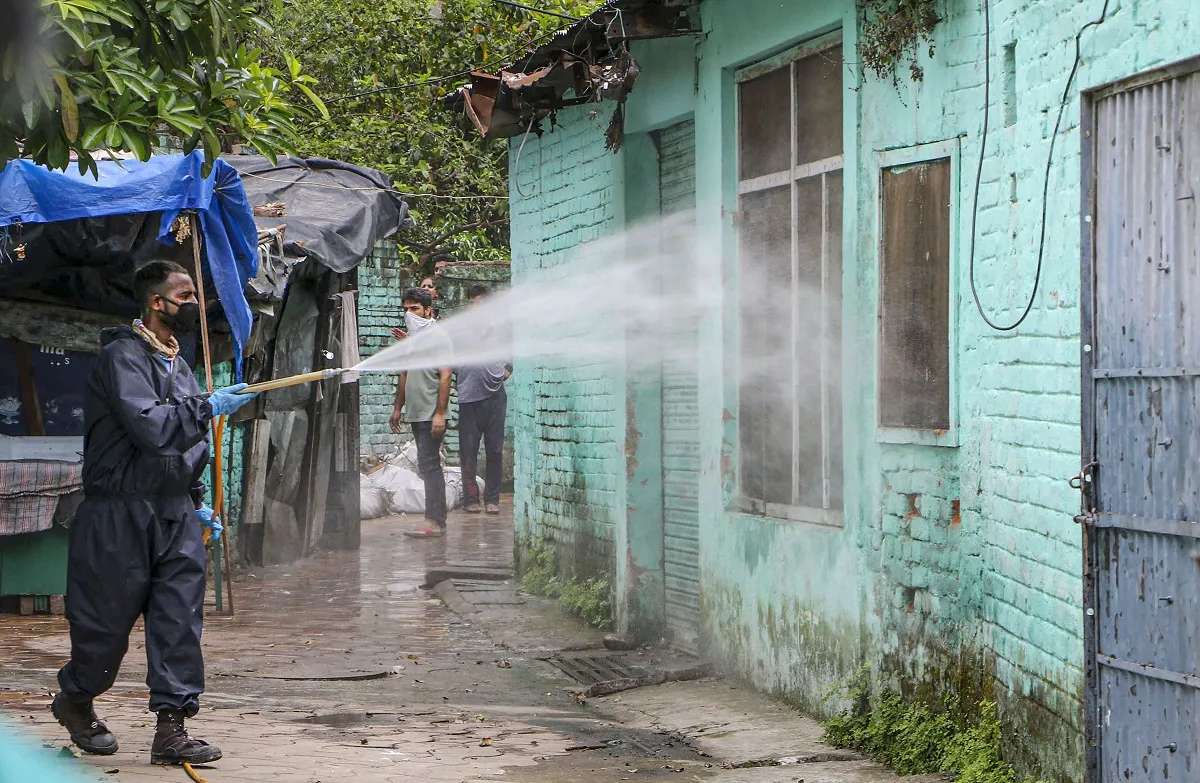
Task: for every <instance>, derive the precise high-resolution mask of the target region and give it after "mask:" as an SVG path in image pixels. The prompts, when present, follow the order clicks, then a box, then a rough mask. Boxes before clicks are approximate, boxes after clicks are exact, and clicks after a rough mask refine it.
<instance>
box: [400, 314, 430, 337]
mask: <svg viewBox="0 0 1200 783" xmlns="http://www.w3.org/2000/svg"><path fill="white" fill-rule="evenodd" d="M431 323H433V319H432V318H422V317H421V316H419V315H416V314H414V313H405V314H404V325H405V326H406V327H407V328H408V333H409V334H410V335H414V334H416V333H417V332H419V331H421V330H422V329H424V328H425V327H426V326H429V325H430V324H431Z"/></svg>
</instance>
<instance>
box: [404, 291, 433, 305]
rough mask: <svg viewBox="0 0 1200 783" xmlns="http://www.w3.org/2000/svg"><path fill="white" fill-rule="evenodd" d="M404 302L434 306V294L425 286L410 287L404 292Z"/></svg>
mask: <svg viewBox="0 0 1200 783" xmlns="http://www.w3.org/2000/svg"><path fill="white" fill-rule="evenodd" d="M401 301H402V303H403V304H408V303H409V302H414V303H416V304H419V305H421V307H433V296H431V295H430V293H429V292H428V291H426V290H425V289H424V288H410V289H408V290H407V291H405V292H404V299H403V300H401Z"/></svg>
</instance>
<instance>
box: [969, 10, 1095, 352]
mask: <svg viewBox="0 0 1200 783" xmlns="http://www.w3.org/2000/svg"><path fill="white" fill-rule="evenodd" d="M1108 4H1109V0H1104V7H1103V8H1102V9H1101V11H1100V18H1099V19H1093V20H1092V21H1090V22H1088V23H1087V24H1085V25H1084V26H1083V27H1081V28H1079V32H1077V33H1076V34H1075V61H1074V62H1073V63H1072V64H1071V72H1070V74H1069V75H1068V76H1067V83H1066V85H1064V86H1063V94H1062V100H1060V101H1059V104H1058V118H1057V119H1055V121H1054V132H1053V133H1052V134H1050V150H1049V152H1048V153H1047V154H1046V170H1045V175H1044V177H1043V180H1042V220H1041V228H1040V234H1039V238H1038V255H1037V268H1036V269H1035V271H1034V275H1033V290H1032V291H1031V292H1030V293H1029V301H1028V302H1026V304H1025V310H1024V311H1023V312H1022V313H1021V315H1020V317H1019V318H1017V320H1015V321H1013V322H1012V323H1011V324H1009V325H1007V326H1002V325H1000V324H998V323H996V322H995V321H993V320H992V319H991V318H990V317H989V316H988V314H987V313H986V312H985V311H984V309H983V303H982V302H981V301H980V299H979V290H978V288H977V287H976V285H975V227H976V222H977V221H978V219H979V187H980V183H981V182H982V180H983V161H984V158H985V157H986V156H987V137H988V114H989V111H988V110H989V108H990V107H991V103H992V100H991V82H992V79H991V60H992V20H991V9H990V5H991V2H990V0H983V47H984V51H983V135H982V138H981V140H980V147H979V165H978V167H977V168H976V170H975V195H974V206H973V207H972V208H971V239H970V254H969V258H970V268H969V278H970V283H971V295H972V296H973V297H974V298H975V309H976V310H978V311H979V317H980V318H982V319H983V321H984V323H986V324H987V325H988V326H990V327H991V328H992V329H995V330H996V331H998V332H1011V331H1012V330H1014V329H1016V328H1017V327H1018V326H1020V325H1021V324H1022V323H1024V322H1025V319H1026V318H1028V317H1029V313H1030V312H1031V311H1032V310H1033V305H1034V302H1035V301H1036V300H1037V292H1038V287H1039V285H1040V284H1041V279H1042V262H1043V259H1044V258H1045V254H1046V210H1047V206H1048V204H1049V199H1050V169H1051V166H1052V164H1053V162H1054V144H1055V142H1056V141H1057V140H1058V132H1059V129H1060V128H1061V126H1062V118H1063V113H1064V112H1065V111H1066V108H1067V104H1068V103H1070V100H1071V85H1072V84H1073V83H1074V81H1075V74H1076V73H1077V72H1078V71H1079V63H1080V61H1081V59H1082V55H1081V54H1080V48H1079V47H1080V39H1081V38H1082V37H1083V34H1084V33H1085V32H1086V31H1087V29H1088V28H1089V27H1095V26H1098V25H1101V24H1103V23H1104V21H1105V20H1106V19H1107V18H1108Z"/></svg>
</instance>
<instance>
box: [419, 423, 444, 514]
mask: <svg viewBox="0 0 1200 783" xmlns="http://www.w3.org/2000/svg"><path fill="white" fill-rule="evenodd" d="M412 432H413V437H414V438H415V439H416V441H417V468H418V469H419V470H420V471H421V479H422V480H423V481H424V482H425V519H427V520H429V521H430V522H435V523H437V525H438V527H445V526H446V476H445V475H444V474H443V473H442V453H441V448H442V439H441V438H440V437H437V438H435V437H434V436H433V422H431V421H414V422H413V423H412Z"/></svg>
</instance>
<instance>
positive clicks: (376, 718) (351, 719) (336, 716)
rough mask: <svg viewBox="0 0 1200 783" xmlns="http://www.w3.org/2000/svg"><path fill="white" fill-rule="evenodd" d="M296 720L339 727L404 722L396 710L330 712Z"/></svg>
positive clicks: (386, 724)
mask: <svg viewBox="0 0 1200 783" xmlns="http://www.w3.org/2000/svg"><path fill="white" fill-rule="evenodd" d="M297 722H298V723H310V724H315V725H317V726H332V727H334V728H339V729H340V728H347V727H350V726H390V725H392V724H394V723H402V722H404V716H403V715H401V714H399V713H397V712H331V713H328V714H326V715H309V716H307V717H304V718H298V719H297Z"/></svg>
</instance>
